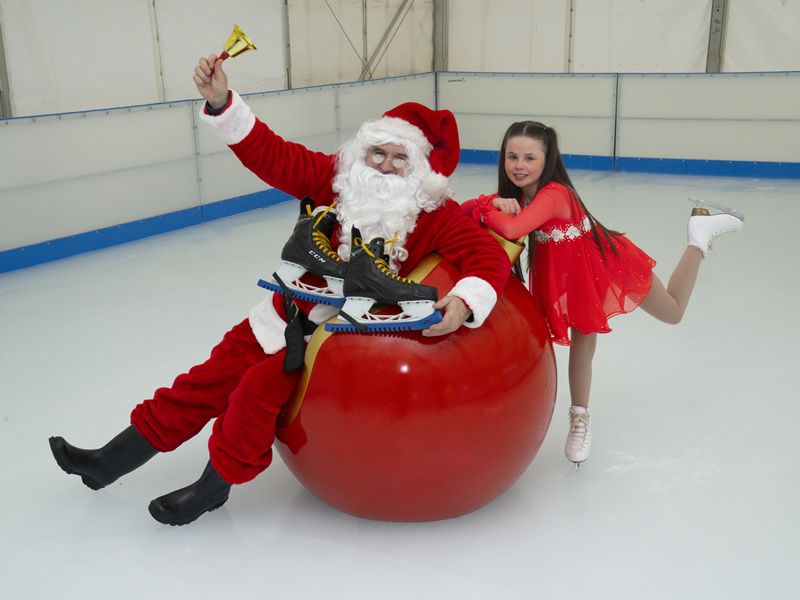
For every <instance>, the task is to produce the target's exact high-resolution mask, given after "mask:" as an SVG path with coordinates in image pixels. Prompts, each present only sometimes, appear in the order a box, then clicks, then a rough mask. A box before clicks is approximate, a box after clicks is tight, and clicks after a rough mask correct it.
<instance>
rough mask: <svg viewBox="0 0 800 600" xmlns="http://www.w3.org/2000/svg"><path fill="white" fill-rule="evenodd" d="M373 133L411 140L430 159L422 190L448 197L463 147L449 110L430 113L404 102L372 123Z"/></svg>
mask: <svg viewBox="0 0 800 600" xmlns="http://www.w3.org/2000/svg"><path fill="white" fill-rule="evenodd" d="M371 125H372V127H373V128H374V130H380V131H382V132H385V133H388V134H390V135H392V136H396V137H398V138H400V139H403V140H406V141H409V142H411V143H413V144H415V145H416V146H418V147H419V148H420V149H421V150H422V152H423V154H425V156H426V157H427V158H428V163H429V164H430V166H431V170H432V172H431V173H429V174H428V175H427V176H426V177H425V180H424V181H423V183H422V185H423V189H424V190H425V192H426V193H427V194H428V195H429V196H430V197H431V198H433V199H435V200H439V199H441V198H442V197H443V196H445V195H446V194H448V192H449V190H448V180H447V178H448V177H449V176H450V175H451V174H452V173H453V171H455V170H456V165H457V164H458V159H459V153H460V150H461V146H460V145H459V141H458V125H457V124H456V118H455V117H454V116H453V113H451V112H450V111H449V110H431V109H430V108H428V107H427V106H424V105H422V104H419V103H417V102H405V103H403V104H401V105H399V106H396V107H394V108H393V109H391V110H387V111H386V112H385V113H384V114H383V118H381V119H378V120H377V121H374V122H372V124H371Z"/></svg>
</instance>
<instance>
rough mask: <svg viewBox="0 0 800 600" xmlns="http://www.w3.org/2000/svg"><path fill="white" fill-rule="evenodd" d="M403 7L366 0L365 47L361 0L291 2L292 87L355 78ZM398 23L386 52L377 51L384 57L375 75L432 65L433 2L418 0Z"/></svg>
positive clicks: (396, 0)
mask: <svg viewBox="0 0 800 600" xmlns="http://www.w3.org/2000/svg"><path fill="white" fill-rule="evenodd" d="M326 4H327V5H330V9H329V8H328V6H327V5H326ZM401 5H402V0H367V2H366V9H367V15H366V16H367V40H366V48H365V47H364V12H363V2H362V1H361V0H329V1H328V2H327V3H322V2H319V0H292V1H290V2H289V26H290V33H289V42H290V47H291V63H292V87H303V86H309V85H321V84H326V83H338V82H349V81H357V80H358V79H359V76H360V75H361V70H362V67H363V63H364V62H365V61H366V60H367V59H368V58H369V57H370V56H371V55H372V53H373V51H374V50H375V48H376V46H377V45H378V43H379V42H380V41H381V38H382V37H383V34H384V32H385V31H386V29H387V28H388V27H389V24H390V23H391V21H392V19H393V17H394V15H395V14H396V13H397V10H398V9H399V8H400V6H401ZM407 8H408V7H407ZM331 10H332V11H333V13H332V12H331ZM337 19H338V23H337ZM398 23H399V27H397V26H396V31H395V32H394V35H393V36H391V35H390V38H389V39H390V40H391V42H390V43H389V45H388V48H386V52H385V54H384V53H383V52H381V53H380V54H379V56H381V55H382V56H383V58H382V59H381V60H380V61H378V62H377V64H373V72H372V77H373V78H378V77H387V76H395V75H406V74H409V73H420V72H427V71H430V70H431V68H432V63H433V0H416V1H415V2H414V3H413V4H412V5H411V7H410V8H409V9H408V14H407V15H406V16H405V18H404V19H403V21H402V23H400V22H398ZM342 29H344V31H342ZM367 78H369V76H367Z"/></svg>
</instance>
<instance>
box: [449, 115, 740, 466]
mask: <svg viewBox="0 0 800 600" xmlns="http://www.w3.org/2000/svg"><path fill="white" fill-rule="evenodd" d="M498 179H499V181H498V192H497V194H493V195H490V196H481V197H480V198H477V199H476V200H470V201H468V202H466V203H465V204H464V205H463V207H464V210H465V211H467V213H468V214H470V215H471V217H472V218H473V219H474V220H476V221H482V222H483V223H485V224H486V225H487V226H488V227H489V228H490V229H492V230H493V231H495V232H496V233H498V234H500V235H501V236H503V237H505V238H507V239H517V238H520V237H521V236H523V235H528V252H529V256H528V258H529V260H528V262H529V265H530V269H531V270H530V289H531V293H532V294H533V296H534V298H536V300H537V301H539V302H540V304H541V306H542V307H543V310H544V313H545V317H546V318H547V322H548V324H549V326H550V331H551V334H552V339H553V341H554V342H556V343H558V344H563V345H566V346H570V352H569V387H570V395H571V398H572V406H571V407H570V411H569V417H570V428H569V434H568V435H567V443H566V446H565V449H564V451H565V454H566V455H567V458H568V459H569V460H571V461H572V462H574V463H575V466H576V468H577V467H578V466H579V465H580V463H582V462H583V461H585V460H586V459H587V458H588V456H589V445H590V442H591V428H590V422H589V411H588V406H589V389H590V386H591V380H592V359H593V357H594V352H595V347H596V344H597V334H598V333H607V332H609V331H611V328H610V327H609V326H608V319H609V318H610V317H612V316H614V315H618V314H621V313H628V312H631V311H632V310H633V309H635V308H636V307H637V306H641V307H642V308H643V309H644V310H645V311H646V312H647V313H649V314H651V315H653V316H654V317H655V318H657V319H659V320H661V321H664V322H666V323H673V324H674V323H678V322H679V321H680V320H681V318H682V317H683V313H684V312H685V310H686V305H687V304H688V302H689V297H690V296H691V294H692V288H693V287H694V283H695V279H696V278H697V272H698V270H699V268H700V263H701V261H702V260H703V258H704V257H705V255H706V253H707V252H708V249H709V246H710V245H711V242H712V240H713V239H714V238H715V237H717V236H718V235H720V234H723V233H727V232H732V231H740V230H741V229H742V226H743V222H744V217H743V216H742V214H741V213H739V212H737V211H735V210H732V209H730V208H727V207H724V206H720V205H716V204H711V203H705V205H707V206H711V207H713V208H716V209H717V210H719V211H721V212H720V213H719V214H714V215H711V214H709V210H708V209H707V208H705V207H703V205H704V203H702V202H697V201H695V203H696V204H697V205H698V206H697V208H695V209H694V210H693V211H692V216H691V217H690V218H689V224H688V238H689V240H688V246H687V248H686V250H685V251H684V253H683V256H682V257H681V259H680V261H679V262H678V265H677V266H676V267H675V270H674V271H673V273H672V276H671V277H670V279H669V283H668V284H667V286H666V287H664V284H663V283H662V282H661V281H660V280H659V278H658V277H656V275H655V274H654V273H653V271H652V269H653V267H654V266H655V261H654V260H653V259H652V258H650V257H649V256H648V255H647V254H645V253H644V252H642V250H640V249H639V248H637V247H636V246H635V245H634V244H633V243H631V241H630V240H628V238H626V237H625V236H624V235H622V234H621V233H618V232H616V231H612V230H610V229H607V228H606V227H604V226H603V225H602V224H601V223H600V222H599V221H598V220H597V219H595V218H594V217H593V216H592V214H591V213H590V212H589V211H588V210H587V209H586V206H585V205H584V204H583V201H582V200H581V198H580V196H578V193H577V192H576V191H575V187H574V186H573V185H572V182H571V181H570V178H569V175H568V174H567V170H566V169H565V167H564V163H563V161H562V159H561V153H560V152H559V149H558V139H557V137H556V132H555V130H554V129H553V128H552V127H547V126H546V125H543V124H542V123H537V122H533V121H522V122H519V123H514V124H513V125H511V127H509V128H508V131H506V134H505V136H504V137H503V143H502V145H501V146H500V158H499V164H498ZM531 255H532V257H531ZM515 270H516V272H517V275H518V276H520V278H521V275H522V273H521V269H520V266H519V263H517V265H516V266H515Z"/></svg>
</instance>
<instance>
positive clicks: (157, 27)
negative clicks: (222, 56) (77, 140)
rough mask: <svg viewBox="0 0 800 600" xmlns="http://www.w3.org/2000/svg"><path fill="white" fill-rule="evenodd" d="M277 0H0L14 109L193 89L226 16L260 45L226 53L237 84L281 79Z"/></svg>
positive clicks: (275, 84) (177, 94)
mask: <svg viewBox="0 0 800 600" xmlns="http://www.w3.org/2000/svg"><path fill="white" fill-rule="evenodd" d="M282 10H283V2H282V0H228V1H227V2H224V3H219V2H212V1H211V0H194V1H193V2H192V3H186V2H185V1H183V0H155V1H153V0H104V1H103V2H99V1H98V0H70V2H61V1H59V0H0V19H2V25H3V36H4V43H5V55H6V63H7V67H8V78H9V87H10V92H11V93H10V98H11V109H12V114H13V115H14V116H26V115H38V114H50V113H57V112H69V111H79V110H87V109H93V108H101V107H102V108H106V107H113V106H130V105H136V104H145V103H152V102H160V101H170V100H181V99H185V98H196V97H197V95H198V94H197V90H196V89H195V87H194V85H193V83H192V70H193V68H194V65H195V64H196V63H197V59H198V58H199V57H200V56H205V55H208V54H210V53H212V52H215V53H219V52H220V51H221V50H222V46H223V44H224V42H225V40H226V39H227V37H228V36H229V35H230V33H231V30H232V25H233V23H234V21H236V20H237V19H238V18H240V17H244V18H246V23H243V24H242V25H243V27H245V26H246V27H247V29H245V31H246V32H247V33H248V35H250V36H251V37H252V38H254V39H256V40H258V43H257V46H258V47H259V52H254V53H250V54H249V55H246V56H245V57H243V58H241V59H240V60H236V61H230V62H228V63H226V65H225V69H226V71H227V72H229V74H230V75H231V77H232V79H233V80H234V81H236V86H237V89H239V90H240V91H242V92H254V91H259V92H261V91H265V90H272V89H282V88H284V87H285V72H284V60H283V52H284V44H283V33H282V31H283V26H282V21H281V19H282Z"/></svg>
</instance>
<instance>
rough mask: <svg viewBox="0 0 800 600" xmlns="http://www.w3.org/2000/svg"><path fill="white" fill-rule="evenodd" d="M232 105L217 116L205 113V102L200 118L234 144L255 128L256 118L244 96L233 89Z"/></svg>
mask: <svg viewBox="0 0 800 600" xmlns="http://www.w3.org/2000/svg"><path fill="white" fill-rule="evenodd" d="M231 94H232V95H233V100H232V101H231V105H230V106H229V107H228V108H227V109H225V112H223V113H222V114H221V115H218V116H216V117H214V116H211V115H207V114H206V113H205V110H204V108H205V104H203V105H202V106H201V107H200V120H201V121H203V122H204V123H206V124H207V125H209V126H210V127H211V128H212V129H213V130H214V131H215V132H216V133H217V135H218V136H219V137H220V138H221V139H222V141H223V142H225V143H226V144H228V145H229V146H232V145H233V144H238V143H239V142H241V141H242V140H243V139H244V138H246V137H247V135H248V134H249V133H250V132H251V131H252V130H253V127H255V124H256V118H255V116H254V115H253V112H252V111H251V110H250V107H249V106H247V104H245V103H244V100H242V97H241V96H240V95H239V94H237V93H236V92H234V91H233V90H231Z"/></svg>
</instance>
